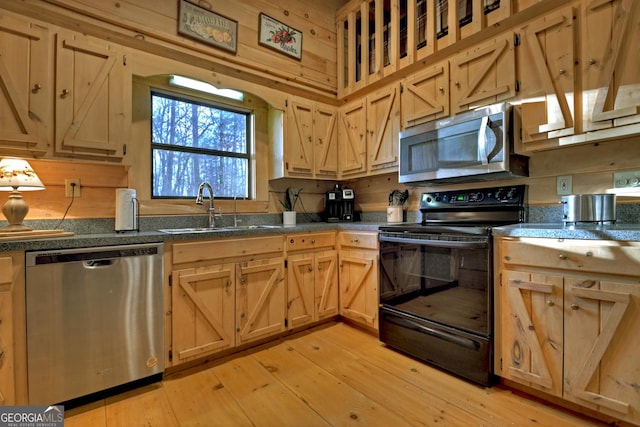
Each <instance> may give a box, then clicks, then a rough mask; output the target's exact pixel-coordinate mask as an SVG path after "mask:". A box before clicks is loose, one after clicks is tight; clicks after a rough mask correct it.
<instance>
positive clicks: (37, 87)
mask: <svg viewBox="0 0 640 427" xmlns="http://www.w3.org/2000/svg"><path fill="white" fill-rule="evenodd" d="M40 89H42V85H41V84H40V83H36V84H34V85H33V89H32V90H31V92H33V93H38V92H39V91H40Z"/></svg>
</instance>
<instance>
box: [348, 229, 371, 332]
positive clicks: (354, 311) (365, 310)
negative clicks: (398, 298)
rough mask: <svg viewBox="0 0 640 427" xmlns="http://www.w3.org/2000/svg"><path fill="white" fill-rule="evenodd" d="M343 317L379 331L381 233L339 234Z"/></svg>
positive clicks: (358, 232) (353, 232)
mask: <svg viewBox="0 0 640 427" xmlns="http://www.w3.org/2000/svg"><path fill="white" fill-rule="evenodd" d="M338 243H339V248H340V249H339V255H338V263H339V267H340V273H339V277H340V315H341V316H343V317H345V318H347V319H350V320H352V321H354V322H357V323H360V324H362V325H364V326H367V327H369V328H373V329H375V330H377V329H378V305H379V296H378V271H379V268H378V233H377V232H368V231H340V232H338Z"/></svg>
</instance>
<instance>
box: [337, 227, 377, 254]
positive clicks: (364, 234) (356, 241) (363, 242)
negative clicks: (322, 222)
mask: <svg viewBox="0 0 640 427" xmlns="http://www.w3.org/2000/svg"><path fill="white" fill-rule="evenodd" d="M338 242H339V243H340V247H342V248H360V249H376V250H377V249H378V232H377V231H371V232H368V231H341V232H340V233H339V236H338Z"/></svg>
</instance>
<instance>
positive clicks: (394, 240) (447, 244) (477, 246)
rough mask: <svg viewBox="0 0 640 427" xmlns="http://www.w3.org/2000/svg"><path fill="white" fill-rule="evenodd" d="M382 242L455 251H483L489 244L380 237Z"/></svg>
mask: <svg viewBox="0 0 640 427" xmlns="http://www.w3.org/2000/svg"><path fill="white" fill-rule="evenodd" d="M380 241H381V242H392V243H407V244H408V243H412V244H416V245H420V246H431V247H436V248H455V249H482V248H486V247H487V242H456V241H454V242H452V241H448V240H426V239H412V238H410V237H390V236H380Z"/></svg>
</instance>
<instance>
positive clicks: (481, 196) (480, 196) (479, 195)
mask: <svg viewBox="0 0 640 427" xmlns="http://www.w3.org/2000/svg"><path fill="white" fill-rule="evenodd" d="M473 200H474V201H476V202H481V201H483V200H484V193H475V194H474V195H473Z"/></svg>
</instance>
